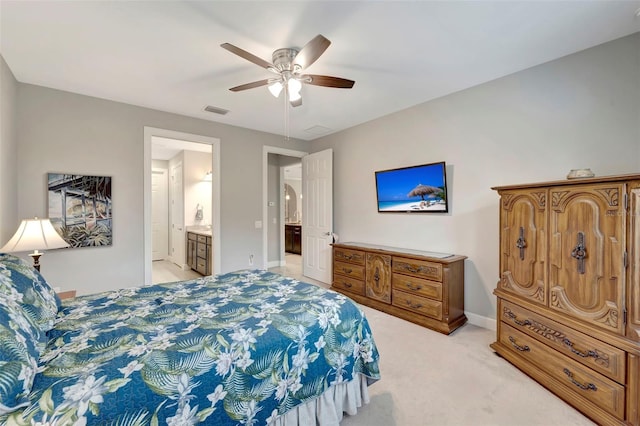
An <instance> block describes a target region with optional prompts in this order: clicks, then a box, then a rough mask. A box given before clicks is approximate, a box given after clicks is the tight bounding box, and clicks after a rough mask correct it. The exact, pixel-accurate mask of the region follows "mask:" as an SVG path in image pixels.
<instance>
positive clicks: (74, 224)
mask: <svg viewBox="0 0 640 426" xmlns="http://www.w3.org/2000/svg"><path fill="white" fill-rule="evenodd" d="M48 189H49V219H50V220H51V223H52V224H53V226H54V228H56V231H58V233H59V234H60V236H62V238H64V240H65V241H66V242H67V243H69V245H70V246H71V247H96V246H110V245H111V244H112V232H111V220H112V211H111V208H112V206H111V177H110V176H85V175H71V174H62V173H49V174H48Z"/></svg>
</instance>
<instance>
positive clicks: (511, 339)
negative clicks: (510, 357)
mask: <svg viewBox="0 0 640 426" xmlns="http://www.w3.org/2000/svg"><path fill="white" fill-rule="evenodd" d="M509 341H510V342H511V345H512V346H513V347H514V348H516V349H517V350H519V351H520V352H529V351H530V350H531V349H530V348H529V346H527V345H524V346H520V345H519V344H517V343H516V339H514V338H513V337H511V336H509Z"/></svg>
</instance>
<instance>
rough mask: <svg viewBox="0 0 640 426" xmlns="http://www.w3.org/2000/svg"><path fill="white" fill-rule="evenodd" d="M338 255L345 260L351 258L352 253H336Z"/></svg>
mask: <svg viewBox="0 0 640 426" xmlns="http://www.w3.org/2000/svg"><path fill="white" fill-rule="evenodd" d="M338 257H341V258H343V259H346V260H351V259H353V255H352V254H343V253H338Z"/></svg>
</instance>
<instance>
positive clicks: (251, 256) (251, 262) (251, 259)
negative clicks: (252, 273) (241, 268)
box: [249, 254, 253, 265]
mask: <svg viewBox="0 0 640 426" xmlns="http://www.w3.org/2000/svg"><path fill="white" fill-rule="evenodd" d="M249 265H253V255H252V254H250V255H249Z"/></svg>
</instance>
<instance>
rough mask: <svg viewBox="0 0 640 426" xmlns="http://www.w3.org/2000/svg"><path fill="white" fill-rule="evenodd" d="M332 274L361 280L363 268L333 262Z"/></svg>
mask: <svg viewBox="0 0 640 426" xmlns="http://www.w3.org/2000/svg"><path fill="white" fill-rule="evenodd" d="M333 273H334V274H340V275H344V276H346V277H351V278H356V279H361V280H363V279H364V266H360V265H353V264H351V263H345V262H333Z"/></svg>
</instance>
